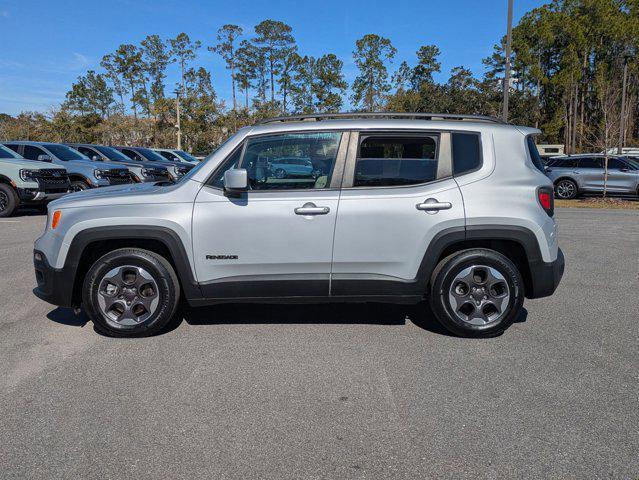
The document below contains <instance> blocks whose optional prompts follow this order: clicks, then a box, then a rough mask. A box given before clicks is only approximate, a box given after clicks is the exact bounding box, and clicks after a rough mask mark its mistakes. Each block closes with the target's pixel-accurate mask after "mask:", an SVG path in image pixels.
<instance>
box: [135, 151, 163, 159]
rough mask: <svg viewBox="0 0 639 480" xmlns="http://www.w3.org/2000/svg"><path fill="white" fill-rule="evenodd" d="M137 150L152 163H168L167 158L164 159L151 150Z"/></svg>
mask: <svg viewBox="0 0 639 480" xmlns="http://www.w3.org/2000/svg"><path fill="white" fill-rule="evenodd" d="M136 150H137V151H138V152H139V153H141V154H142V155H144V157H145V158H146V159H147V160H150V161H151V162H166V158H164V157H163V156H162V155H160V154H159V153H155V152H154V151H153V150H151V149H149V148H136Z"/></svg>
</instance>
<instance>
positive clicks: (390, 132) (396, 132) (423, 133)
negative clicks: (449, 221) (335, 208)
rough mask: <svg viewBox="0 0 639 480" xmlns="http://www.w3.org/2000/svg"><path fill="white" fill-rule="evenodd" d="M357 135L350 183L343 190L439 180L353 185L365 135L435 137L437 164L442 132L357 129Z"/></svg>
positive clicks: (369, 188)
mask: <svg viewBox="0 0 639 480" xmlns="http://www.w3.org/2000/svg"><path fill="white" fill-rule="evenodd" d="M362 132H365V133H364V134H362ZM358 133H359V135H358V137H357V148H356V149H355V154H354V158H353V159H352V161H353V169H352V177H351V178H350V179H349V180H350V184H349V186H348V187H342V188H343V189H344V190H350V189H353V190H372V189H377V188H384V189H388V188H406V187H409V188H410V187H418V186H420V185H428V184H430V183H434V182H436V181H438V180H441V179H439V178H435V179H434V180H430V181H428V182H421V183H411V184H410V185H374V186H370V185H362V186H355V185H353V183H355V169H356V167H357V160H358V159H359V158H360V157H359V153H360V149H361V148H362V142H363V141H364V140H365V139H366V138H367V137H377V136H379V137H381V136H384V137H430V138H432V137H435V142H436V145H435V160H436V161H437V163H438V164H439V156H440V151H439V149H440V146H441V143H442V139H441V133H442V132H438V131H433V130H423V131H419V130H399V129H398V130H376V129H373V130H366V131H363V130H359V131H358ZM445 178H450V177H445Z"/></svg>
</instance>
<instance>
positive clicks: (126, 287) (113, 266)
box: [82, 248, 180, 337]
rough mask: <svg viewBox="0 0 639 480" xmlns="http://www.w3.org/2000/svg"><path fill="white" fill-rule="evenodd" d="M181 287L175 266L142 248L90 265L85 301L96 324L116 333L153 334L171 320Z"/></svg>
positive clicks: (114, 253) (113, 255)
mask: <svg viewBox="0 0 639 480" xmlns="http://www.w3.org/2000/svg"><path fill="white" fill-rule="evenodd" d="M179 298H180V286H179V282H178V279H177V276H176V275H175V272H174V270H173V267H172V266H171V264H170V263H169V262H168V261H167V260H166V259H165V258H163V257H162V256H160V255H158V254H156V253H154V252H150V251H148V250H142V249H138V248H122V249H119V250H115V251H113V252H110V253H107V254H106V255H104V256H103V257H101V258H100V259H99V260H97V261H96V262H95V263H94V264H93V266H92V267H91V268H90V270H89V272H88V273H87V276H86V277H85V280H84V285H83V290H82V301H83V305H84V308H85V310H86V312H87V314H88V316H89V318H91V320H93V322H94V324H95V326H96V328H97V329H98V330H100V331H101V332H103V333H106V334H108V335H112V336H122V337H134V336H148V335H152V334H154V333H157V332H158V331H160V330H161V329H162V328H164V326H166V324H167V323H168V322H169V321H170V320H171V318H172V317H173V314H174V313H175V309H176V307H177V305H178V301H179Z"/></svg>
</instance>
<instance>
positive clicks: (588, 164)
mask: <svg viewBox="0 0 639 480" xmlns="http://www.w3.org/2000/svg"><path fill="white" fill-rule="evenodd" d="M579 177H580V178H581V181H582V185H583V188H585V189H587V190H592V191H601V190H603V185H604V168H603V157H581V158H580V159H579Z"/></svg>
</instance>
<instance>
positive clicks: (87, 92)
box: [64, 70, 114, 117]
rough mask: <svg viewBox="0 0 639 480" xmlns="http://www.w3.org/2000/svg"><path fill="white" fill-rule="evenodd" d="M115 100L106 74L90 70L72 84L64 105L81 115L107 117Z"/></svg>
mask: <svg viewBox="0 0 639 480" xmlns="http://www.w3.org/2000/svg"><path fill="white" fill-rule="evenodd" d="M113 102H114V99H113V89H112V88H111V87H109V86H108V84H107V82H106V80H105V78H104V76H103V75H101V74H96V73H95V72H94V71H93V70H89V71H88V72H87V73H86V75H82V76H80V77H78V80H77V81H76V82H75V83H74V84H73V85H71V90H69V91H68V92H67V95H66V102H65V104H64V107H65V108H66V109H69V110H72V111H75V112H78V113H79V114H80V115H88V114H95V115H100V116H102V117H107V116H108V115H109V113H110V111H111V106H112V105H113Z"/></svg>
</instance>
